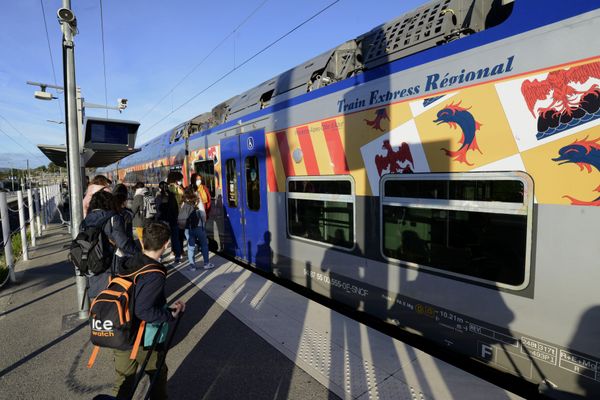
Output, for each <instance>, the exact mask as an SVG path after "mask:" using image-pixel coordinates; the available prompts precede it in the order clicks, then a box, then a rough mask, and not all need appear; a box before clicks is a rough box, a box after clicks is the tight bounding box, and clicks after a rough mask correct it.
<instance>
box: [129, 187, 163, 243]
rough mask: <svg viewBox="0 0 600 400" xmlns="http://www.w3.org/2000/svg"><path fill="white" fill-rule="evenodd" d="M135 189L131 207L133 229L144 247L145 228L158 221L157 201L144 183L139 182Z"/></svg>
mask: <svg viewBox="0 0 600 400" xmlns="http://www.w3.org/2000/svg"><path fill="white" fill-rule="evenodd" d="M133 188H134V190H135V194H134V196H133V204H132V205H131V211H133V228H134V229H135V231H136V234H137V237H138V239H139V241H140V243H141V244H142V246H143V243H144V241H143V234H144V227H145V226H146V224H148V223H149V222H151V221H154V220H155V219H156V212H157V211H156V200H155V198H154V196H152V194H151V193H150V191H149V190H148V188H147V187H146V186H145V185H144V184H143V183H142V182H137V183H136V184H135V186H134V187H133Z"/></svg>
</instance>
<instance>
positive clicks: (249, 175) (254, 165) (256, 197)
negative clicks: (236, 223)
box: [244, 156, 260, 211]
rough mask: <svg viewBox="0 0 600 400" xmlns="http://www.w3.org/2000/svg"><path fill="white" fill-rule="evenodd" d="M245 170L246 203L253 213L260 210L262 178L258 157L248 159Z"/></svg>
mask: <svg viewBox="0 0 600 400" xmlns="http://www.w3.org/2000/svg"><path fill="white" fill-rule="evenodd" d="M244 169H245V171H246V173H245V175H246V201H247V204H248V208H249V209H250V210H252V211H258V210H260V176H259V173H258V171H259V168H258V157H256V156H251V157H246V161H245V166H244Z"/></svg>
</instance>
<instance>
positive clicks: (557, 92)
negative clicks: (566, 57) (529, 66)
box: [521, 61, 600, 140]
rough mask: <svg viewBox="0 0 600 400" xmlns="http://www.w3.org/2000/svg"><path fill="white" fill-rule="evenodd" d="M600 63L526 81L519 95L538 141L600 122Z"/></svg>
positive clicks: (555, 72)
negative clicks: (530, 117) (590, 122)
mask: <svg viewBox="0 0 600 400" xmlns="http://www.w3.org/2000/svg"><path fill="white" fill-rule="evenodd" d="M598 81H600V61H599V62H594V63H591V64H586V65H580V66H577V67H572V68H568V69H563V70H559V71H551V72H549V73H548V76H547V77H546V79H543V80H537V79H534V80H525V81H523V83H522V85H521V93H522V94H523V98H524V99H525V102H526V103H527V107H528V108H529V111H530V112H531V114H532V115H533V117H534V118H537V131H538V132H537V134H536V138H537V139H538V140H541V139H544V138H546V137H548V136H552V135H555V134H557V133H561V132H564V131H566V130H567V129H570V128H574V127H576V126H579V125H582V124H584V123H586V122H589V121H592V120H595V119H597V118H600V86H599V85H598Z"/></svg>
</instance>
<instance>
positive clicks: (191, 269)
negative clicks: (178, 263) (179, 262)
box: [189, 265, 198, 272]
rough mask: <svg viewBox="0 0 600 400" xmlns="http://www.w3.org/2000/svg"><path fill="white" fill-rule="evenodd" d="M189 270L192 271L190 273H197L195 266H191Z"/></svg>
mask: <svg viewBox="0 0 600 400" xmlns="http://www.w3.org/2000/svg"><path fill="white" fill-rule="evenodd" d="M189 270H190V271H192V272H196V271H198V267H196V266H195V265H192V266H191V267H190V268H189Z"/></svg>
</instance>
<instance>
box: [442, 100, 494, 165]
mask: <svg viewBox="0 0 600 400" xmlns="http://www.w3.org/2000/svg"><path fill="white" fill-rule="evenodd" d="M461 102H462V101H459V102H458V103H456V104H454V103H450V104H449V105H447V106H446V107H444V108H443V109H441V110H440V111H439V112H438V113H437V119H435V120H433V122H434V123H436V124H438V125H440V124H448V125H449V126H450V127H451V128H453V129H456V128H457V127H459V128H460V129H461V131H462V133H461V138H460V140H459V143H461V146H460V148H459V149H458V150H455V151H453V150H449V149H445V148H442V149H441V150H443V151H444V152H446V155H447V156H448V157H452V159H453V160H454V161H458V162H460V163H465V164H467V165H470V166H472V165H473V164H472V163H470V162H469V160H468V159H467V152H468V151H469V150H473V151H475V150H477V151H478V152H479V153H481V154H483V152H482V151H481V149H480V148H479V146H478V145H477V139H476V137H475V136H476V134H477V131H479V129H480V128H481V126H482V124H481V123H480V122H478V121H476V120H475V117H474V116H473V114H471V112H470V111H469V110H470V109H471V107H469V108H464V107H461V106H460V104H461Z"/></svg>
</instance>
